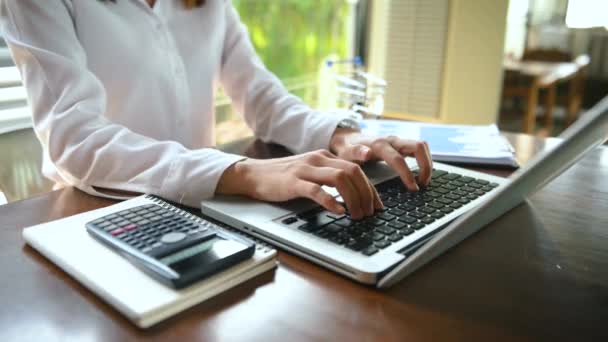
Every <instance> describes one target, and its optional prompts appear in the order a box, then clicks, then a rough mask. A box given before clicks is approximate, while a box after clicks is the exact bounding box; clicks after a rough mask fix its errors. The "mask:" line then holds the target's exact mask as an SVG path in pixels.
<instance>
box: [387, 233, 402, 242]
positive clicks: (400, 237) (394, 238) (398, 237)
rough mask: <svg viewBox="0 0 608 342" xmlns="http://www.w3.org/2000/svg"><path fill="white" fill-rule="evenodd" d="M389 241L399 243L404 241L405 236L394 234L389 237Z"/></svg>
mask: <svg viewBox="0 0 608 342" xmlns="http://www.w3.org/2000/svg"><path fill="white" fill-rule="evenodd" d="M388 239H389V240H390V241H392V242H397V241H399V240H401V239H403V236H402V235H401V234H399V233H394V234H393V235H391V236H389V237H388Z"/></svg>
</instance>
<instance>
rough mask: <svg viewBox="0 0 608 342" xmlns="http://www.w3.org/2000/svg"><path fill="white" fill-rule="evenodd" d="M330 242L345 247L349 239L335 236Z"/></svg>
mask: <svg viewBox="0 0 608 342" xmlns="http://www.w3.org/2000/svg"><path fill="white" fill-rule="evenodd" d="M329 241H331V242H333V243H335V244H337V245H343V244H344V243H345V242H346V241H347V239H345V238H344V237H342V236H339V235H334V236H332V237H330V238H329Z"/></svg>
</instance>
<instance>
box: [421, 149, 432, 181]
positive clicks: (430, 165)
mask: <svg viewBox="0 0 608 342" xmlns="http://www.w3.org/2000/svg"><path fill="white" fill-rule="evenodd" d="M422 142H423V143H424V152H425V154H426V157H427V160H428V161H429V170H430V171H431V175H432V174H433V156H432V155H431V149H430V148H429V144H428V143H427V142H426V141H424V140H423V141H422ZM431 175H429V178H428V180H427V182H426V183H425V185H429V184H430V183H431Z"/></svg>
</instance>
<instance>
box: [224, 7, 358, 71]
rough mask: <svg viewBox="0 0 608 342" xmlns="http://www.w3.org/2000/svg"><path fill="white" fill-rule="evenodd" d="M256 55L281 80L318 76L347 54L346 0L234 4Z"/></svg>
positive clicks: (347, 13)
mask: <svg viewBox="0 0 608 342" xmlns="http://www.w3.org/2000/svg"><path fill="white" fill-rule="evenodd" d="M233 3H234V5H235V7H236V8H237V10H238V11H239V13H240V15H241V20H242V21H243V22H244V23H245V25H247V27H248V29H249V35H250V37H251V41H252V42H253V45H254V46H255V48H256V51H257V52H258V54H259V55H260V57H261V58H262V60H263V61H264V63H265V64H266V66H267V67H268V68H269V69H270V70H272V71H273V72H274V73H275V74H276V75H277V76H278V77H279V78H281V79H288V78H292V77H297V76H300V75H302V74H308V73H316V72H317V70H318V68H319V66H320V65H321V62H322V61H323V60H324V59H325V58H327V57H328V56H329V55H331V54H335V55H338V56H342V57H344V56H345V54H346V53H347V51H346V49H347V37H346V32H345V31H346V21H347V20H348V15H349V5H348V3H347V2H346V1H345V0H270V1H269V0H233Z"/></svg>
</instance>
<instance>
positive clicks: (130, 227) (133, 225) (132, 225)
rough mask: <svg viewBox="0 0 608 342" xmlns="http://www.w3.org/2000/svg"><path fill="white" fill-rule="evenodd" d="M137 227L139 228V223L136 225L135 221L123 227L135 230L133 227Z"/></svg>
mask: <svg viewBox="0 0 608 342" xmlns="http://www.w3.org/2000/svg"><path fill="white" fill-rule="evenodd" d="M135 228H137V225H135V224H133V223H131V224H129V225H126V226H124V227H122V229H124V230H133V229H135Z"/></svg>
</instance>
